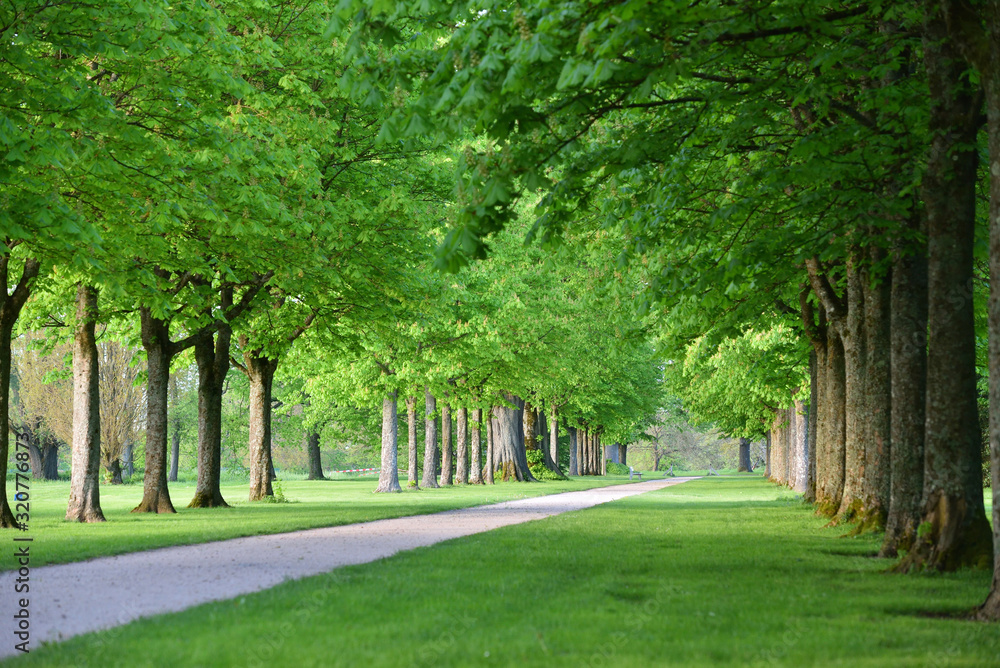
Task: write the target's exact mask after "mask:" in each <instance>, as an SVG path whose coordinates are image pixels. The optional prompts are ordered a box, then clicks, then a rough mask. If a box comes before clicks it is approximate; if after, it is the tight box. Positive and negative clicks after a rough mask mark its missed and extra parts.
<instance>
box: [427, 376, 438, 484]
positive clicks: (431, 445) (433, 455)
mask: <svg viewBox="0 0 1000 668" xmlns="http://www.w3.org/2000/svg"><path fill="white" fill-rule="evenodd" d="M424 406H425V408H424V416H425V419H426V420H427V422H426V424H425V426H424V487H428V488H431V489H433V488H436V487H437V486H438V483H437V421H436V420H435V419H434V411H435V410H437V402H436V401H435V400H434V395H432V394H431V391H430V390H424Z"/></svg>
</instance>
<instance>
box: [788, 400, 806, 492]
mask: <svg viewBox="0 0 1000 668" xmlns="http://www.w3.org/2000/svg"><path fill="white" fill-rule="evenodd" d="M792 418H793V419H794V421H795V431H794V434H795V440H794V442H793V443H792V449H793V451H794V455H793V457H792V462H793V466H794V470H793V471H792V476H791V477H792V489H793V490H795V491H796V492H798V493H799V494H805V492H806V488H807V486H808V483H809V450H808V448H809V416H808V415H807V414H806V404H805V402H803V401H802V400H800V399H796V401H795V405H794V406H792Z"/></svg>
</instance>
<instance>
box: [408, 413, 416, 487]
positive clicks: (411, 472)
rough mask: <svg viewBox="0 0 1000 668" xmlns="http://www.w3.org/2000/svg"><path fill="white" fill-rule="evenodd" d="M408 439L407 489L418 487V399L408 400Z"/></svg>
mask: <svg viewBox="0 0 1000 668" xmlns="http://www.w3.org/2000/svg"><path fill="white" fill-rule="evenodd" d="M406 438H407V442H406V445H407V448H408V450H409V452H408V453H407V455H408V459H407V471H406V485H407V487H413V488H416V487H418V484H417V398H416V397H407V398H406Z"/></svg>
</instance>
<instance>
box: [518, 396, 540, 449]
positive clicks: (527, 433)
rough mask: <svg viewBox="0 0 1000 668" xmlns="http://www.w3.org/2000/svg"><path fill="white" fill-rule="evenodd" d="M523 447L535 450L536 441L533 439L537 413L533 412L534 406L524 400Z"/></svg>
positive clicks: (536, 446)
mask: <svg viewBox="0 0 1000 668" xmlns="http://www.w3.org/2000/svg"><path fill="white" fill-rule="evenodd" d="M522 413H523V415H524V449H525V450H537V449H538V441H537V440H536V439H535V433H536V430H535V424H536V422H537V421H538V415H537V414H536V413H535V408H534V406H532V405H531V404H529V403H528V402H524V410H523V412H522Z"/></svg>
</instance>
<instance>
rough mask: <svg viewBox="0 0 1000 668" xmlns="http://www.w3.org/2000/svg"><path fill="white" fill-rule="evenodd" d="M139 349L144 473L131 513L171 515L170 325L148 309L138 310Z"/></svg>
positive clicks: (172, 511) (171, 354) (172, 351)
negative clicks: (143, 358) (143, 388)
mask: <svg viewBox="0 0 1000 668" xmlns="http://www.w3.org/2000/svg"><path fill="white" fill-rule="evenodd" d="M139 314H140V319H141V324H142V347H143V348H144V349H145V351H146V369H147V379H146V472H145V474H144V475H143V480H142V501H140V502H139V505H138V506H136V507H135V508H134V509H133V510H132V512H133V513H174V512H177V511H176V510H174V505H173V504H172V503H171V502H170V492H169V490H168V489H167V467H166V459H167V406H168V402H167V390H168V385H169V380H170V360H171V359H173V356H174V349H173V345H172V344H171V342H170V322H169V321H167V320H160V319H159V318H156V317H154V316H153V314H152V312H151V311H150V310H149V309H148V308H145V307H143V308H141V309H140V310H139Z"/></svg>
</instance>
